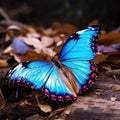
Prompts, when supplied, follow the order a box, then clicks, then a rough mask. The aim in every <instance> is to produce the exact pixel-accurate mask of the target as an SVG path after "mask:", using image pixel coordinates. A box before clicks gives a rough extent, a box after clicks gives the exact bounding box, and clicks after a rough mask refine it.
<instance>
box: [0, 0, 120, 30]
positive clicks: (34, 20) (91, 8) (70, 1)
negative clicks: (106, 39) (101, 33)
mask: <svg viewBox="0 0 120 120" xmlns="http://www.w3.org/2000/svg"><path fill="white" fill-rule="evenodd" d="M0 7H1V8H2V9H4V10H5V12H6V13H7V14H8V16H9V17H10V18H11V19H13V20H16V21H20V22H23V23H25V24H31V25H40V26H44V27H45V26H46V27H48V26H50V25H51V24H52V23H53V22H55V21H58V22H61V23H70V24H73V25H75V26H77V27H84V26H87V25H88V24H89V23H90V22H92V21H95V20H96V21H98V22H99V23H100V24H101V25H102V27H103V28H104V29H105V30H106V31H110V30H112V29H115V28H117V27H119V26H120V0H0ZM0 19H2V18H0Z"/></svg>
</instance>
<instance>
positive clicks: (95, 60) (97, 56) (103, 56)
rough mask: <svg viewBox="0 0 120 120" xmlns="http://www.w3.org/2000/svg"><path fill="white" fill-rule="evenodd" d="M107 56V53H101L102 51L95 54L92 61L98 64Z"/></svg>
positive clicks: (105, 59)
mask: <svg viewBox="0 0 120 120" xmlns="http://www.w3.org/2000/svg"><path fill="white" fill-rule="evenodd" d="M107 57H108V55H105V54H102V53H101V54H97V55H96V57H95V59H94V62H95V63H96V64H99V63H101V62H105V61H107Z"/></svg>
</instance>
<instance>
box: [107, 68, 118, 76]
mask: <svg viewBox="0 0 120 120" xmlns="http://www.w3.org/2000/svg"><path fill="white" fill-rule="evenodd" d="M106 74H107V75H120V69H116V70H109V71H107V72H106Z"/></svg>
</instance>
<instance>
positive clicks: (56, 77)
mask: <svg viewBox="0 0 120 120" xmlns="http://www.w3.org/2000/svg"><path fill="white" fill-rule="evenodd" d="M62 76H64V75H63V74H61V73H60V71H59V70H58V68H57V67H56V66H55V65H53V64H52V63H50V62H43V61H31V62H23V63H20V64H18V65H17V66H16V67H14V68H13V69H11V70H10V71H9V73H8V75H7V80H8V81H9V83H10V84H15V83H16V84H19V85H24V86H25V87H26V86H28V87H31V88H32V89H40V88H42V90H43V91H44V93H45V94H46V95H47V96H49V97H51V98H52V99H54V100H59V101H64V100H66V99H74V98H75V97H76V94H75V93H74V91H73V92H72V90H71V89H72V88H71V89H69V88H68V87H67V85H68V86H69V83H67V82H68V81H67V80H66V79H64V78H63V77H62Z"/></svg>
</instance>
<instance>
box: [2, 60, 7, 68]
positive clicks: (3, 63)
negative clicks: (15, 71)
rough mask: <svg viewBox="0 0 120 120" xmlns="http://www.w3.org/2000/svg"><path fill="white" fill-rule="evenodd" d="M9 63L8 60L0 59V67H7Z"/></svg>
mask: <svg viewBox="0 0 120 120" xmlns="http://www.w3.org/2000/svg"><path fill="white" fill-rule="evenodd" d="M7 66H8V63H7V60H3V59H0V67H7Z"/></svg>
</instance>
